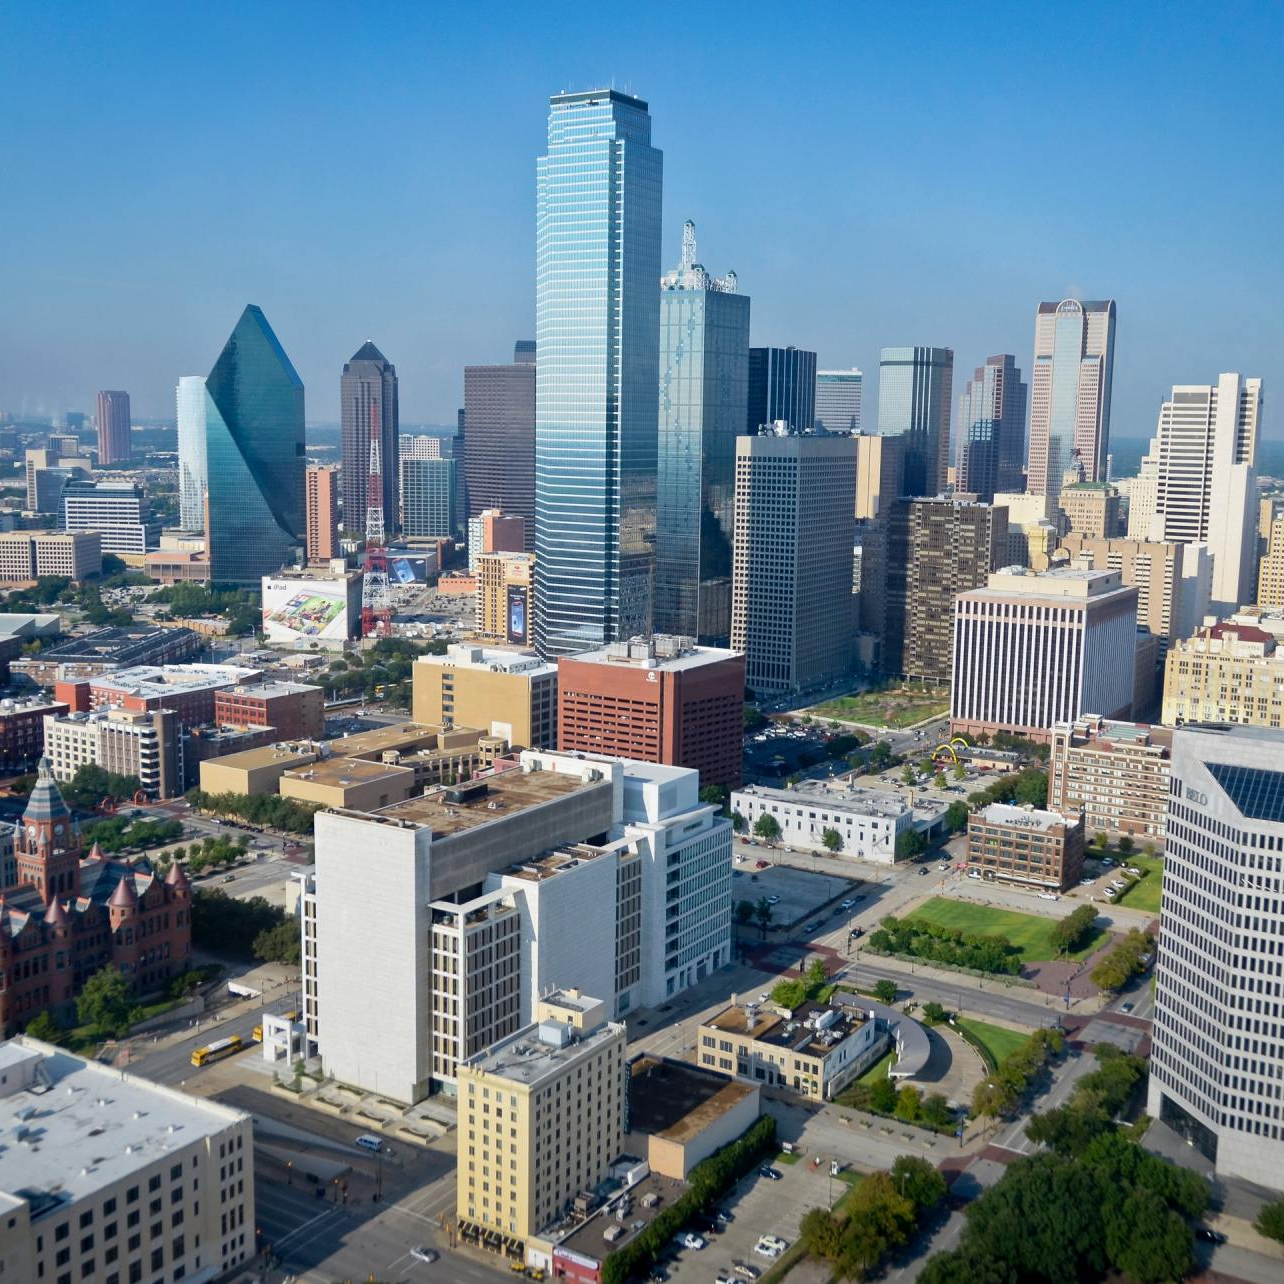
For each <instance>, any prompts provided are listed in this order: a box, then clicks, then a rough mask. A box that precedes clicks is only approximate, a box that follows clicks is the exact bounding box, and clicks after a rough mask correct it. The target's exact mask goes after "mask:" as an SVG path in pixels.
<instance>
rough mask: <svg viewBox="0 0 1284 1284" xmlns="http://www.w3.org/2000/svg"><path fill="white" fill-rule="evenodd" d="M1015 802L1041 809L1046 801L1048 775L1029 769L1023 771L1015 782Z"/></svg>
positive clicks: (1035, 769) (1044, 772)
mask: <svg viewBox="0 0 1284 1284" xmlns="http://www.w3.org/2000/svg"><path fill="white" fill-rule="evenodd" d="M1015 798H1016V801H1017V802H1019V803H1029V804H1030V805H1031V806H1032V807H1043V806H1045V805H1046V803H1047V801H1048V773H1047V772H1046V771H1039V770H1038V769H1037V768H1030V769H1028V770H1026V771H1023V772H1022V773H1021V775H1020V777H1019V779H1018V780H1017V782H1016V793H1015Z"/></svg>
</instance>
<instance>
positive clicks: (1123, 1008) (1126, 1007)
mask: <svg viewBox="0 0 1284 1284" xmlns="http://www.w3.org/2000/svg"><path fill="white" fill-rule="evenodd" d="M1134 1006H1136V1005H1135V1004H1132V1003H1121V1004H1120V1005H1119V1011H1120V1012H1131V1011H1132V1010H1133V1008H1134Z"/></svg>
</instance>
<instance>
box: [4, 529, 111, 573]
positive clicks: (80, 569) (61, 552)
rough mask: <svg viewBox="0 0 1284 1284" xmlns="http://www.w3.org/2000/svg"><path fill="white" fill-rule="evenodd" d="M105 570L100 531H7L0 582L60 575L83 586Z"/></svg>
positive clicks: (5, 532) (5, 533)
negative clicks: (81, 583)
mask: <svg viewBox="0 0 1284 1284" xmlns="http://www.w3.org/2000/svg"><path fill="white" fill-rule="evenodd" d="M102 569H103V557H102V541H101V539H100V538H99V535H98V532H97V531H93V532H81V533H68V532H62V531H4V532H3V533H0V580H4V581H8V582H11V583H16V582H25V581H27V580H35V579H39V578H40V577H41V576H45V575H56V576H61V577H65V578H67V579H69V580H74V581H75V582H77V583H79V582H80V581H81V580H84V579H88V578H89V577H90V576H91V575H99V574H101V573H102Z"/></svg>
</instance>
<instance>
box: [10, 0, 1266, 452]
mask: <svg viewBox="0 0 1284 1284" xmlns="http://www.w3.org/2000/svg"><path fill="white" fill-rule="evenodd" d="M0 50H3V52H4V55H5V57H4V63H3V66H4V79H3V106H2V107H0V156H2V157H3V168H2V169H0V173H2V174H3V193H2V196H0V247H2V248H0V407H4V408H6V409H13V410H22V411H27V412H32V413H34V412H38V411H44V412H48V413H56V412H59V411H61V410H64V409H67V408H70V407H82V408H87V407H89V405H90V400H91V398H92V395H93V393H94V392H95V390H96V389H98V388H100V387H113V388H126V389H128V390H129V391H130V393H131V394H132V396H133V399H134V407H135V413H136V415H139V416H146V415H172V414H173V387H174V384H175V382H176V381H177V379H178V377H179V376H180V375H183V374H203V373H206V372H207V371H208V370H209V368H210V366H211V365H212V363H213V361H214V359H215V357H216V356H217V354H218V351H219V348H220V346H221V345H222V343H223V341H224V339H225V338H226V336H227V334H228V332H229V331H230V330H231V327H232V325H233V324H234V322H235V321H236V318H237V316H238V314H239V312H240V310H241V308H242V306H243V305H244V304H245V303H246V302H255V303H258V304H260V305H261V306H262V307H263V308H264V310H265V311H266V313H267V316H268V318H269V320H270V321H271V322H272V324H273V326H274V327H275V329H276V331H277V333H278V335H279V337H280V339H281V341H282V343H283V344H284V346H285V348H286V351H287V352H289V353H290V355H291V357H292V358H293V360H294V363H295V365H296V366H297V367H298V369H299V373H300V374H301V375H302V377H303V380H304V383H305V384H306V386H307V407H308V418H309V420H312V421H315V420H333V419H334V418H335V417H336V416H337V409H338V378H339V371H340V367H341V365H342V362H343V361H344V360H345V359H346V358H347V357H348V356H350V355H351V353H352V352H353V351H354V350H355V349H356V348H357V347H358V346H359V345H360V344H361V343H362V341H363V340H364V339H366V338H367V337H370V338H373V339H374V340H375V341H376V342H377V343H378V344H379V345H380V347H382V348H383V350H384V351H385V352H386V353H387V355H388V356H389V358H390V359H391V360H393V361H395V362H396V364H397V368H398V372H399V374H400V376H401V397H402V414H403V420H404V421H406V422H450V421H453V416H454V409H455V407H456V406H457V405H458V404H460V401H461V398H462V395H463V390H462V383H463V380H462V367H463V365H464V364H466V363H468V362H473V361H493V360H505V359H508V357H507V354H508V353H509V352H510V351H511V345H512V341H513V339H514V338H517V337H525V336H530V335H531V334H532V333H533V329H534V325H533V275H534V265H533V259H534V248H533V247H534V199H535V197H534V186H535V157H536V156H537V155H538V154H539V153H540V152H541V151H542V149H543V142H544V130H545V114H546V105H547V97H548V95H549V94H550V93H553V92H557V91H558V90H561V89H584V88H590V87H593V86H596V85H600V84H603V83H614V84H615V85H616V86H617V87H619V88H624V89H630V90H631V91H632V92H634V93H637V94H638V95H640V96H641V97H643V98H645V99H647V100H648V101H649V102H650V104H651V113H652V117H653V121H654V141H655V143H656V145H657V146H659V147H660V148H662V149H663V151H664V154H665V174H664V188H665V259H666V261H667V260H671V259H674V258H676V254H677V242H678V237H679V234H680V230H681V225H682V220H683V219H684V218H687V217H692V218H694V219H695V220H696V221H697V224H698V227H699V235H700V252H701V258H702V259H703V261H704V263H705V264H706V265H707V266H708V267H709V268H710V269H711V270H713V271H715V272H723V271H725V270H727V269H728V268H734V269H735V270H736V271H737V272H738V273H739V276H740V281H741V287H742V289H743V290H745V291H746V292H747V293H748V294H750V295H751V296H752V298H753V339H754V342H755V343H782V344H783V343H794V344H797V345H798V346H800V347H809V348H815V349H816V350H817V351H818V352H819V354H820V360H821V363H822V365H849V364H853V363H854V364H858V365H860V366H862V367H863V368H864V369H865V370H866V371H867V373H868V375H869V380H868V392H867V403H866V404H867V407H868V409H869V412H870V415H871V418H872V412H873V409H874V406H875V405H876V402H875V400H874V391H875V382H876V372H877V361H878V349H879V348H880V346H882V345H884V344H906V343H920V344H935V345H943V346H950V347H953V348H954V350H955V387H956V390H957V388H958V387H959V386H960V385H961V381H962V378H963V377H965V376H966V374H967V373H968V372H970V370H971V368H972V367H973V366H974V365H976V364H977V363H978V362H979V361H982V360H983V359H984V358H985V356H986V355H987V354H988V353H991V352H1004V351H1010V352H1014V353H1015V354H1016V355H1017V359H1018V362H1019V364H1020V365H1021V366H1022V367H1023V368H1027V369H1028V366H1029V362H1030V349H1031V342H1032V332H1033V316H1034V308H1035V304H1036V302H1037V301H1038V300H1039V299H1040V298H1049V299H1054V298H1059V297H1062V296H1063V295H1065V294H1069V293H1075V294H1079V295H1081V296H1082V297H1106V296H1113V297H1114V298H1115V299H1116V300H1117V301H1118V305H1119V337H1118V345H1117V350H1116V365H1115V408H1114V424H1113V431H1114V433H1115V434H1116V435H1119V436H1131V435H1144V434H1148V433H1150V432H1151V431H1152V430H1153V428H1154V422H1155V411H1156V409H1157V407H1158V405H1159V402H1160V401H1161V400H1162V398H1163V396H1164V394H1165V393H1166V391H1167V389H1168V387H1169V386H1170V385H1171V384H1172V383H1173V382H1196V381H1201V382H1202V381H1207V380H1210V379H1212V378H1214V377H1215V376H1216V374H1217V373H1218V371H1220V370H1228V369H1238V370H1242V371H1243V372H1244V373H1246V374H1256V375H1262V376H1263V377H1264V378H1265V379H1266V380H1267V389H1268V397H1272V398H1273V396H1274V395H1278V394H1277V390H1278V389H1280V388H1281V376H1284V355H1282V353H1284V342H1282V339H1284V327H1282V326H1281V322H1280V316H1281V308H1280V300H1281V299H1282V298H1284V256H1282V255H1281V250H1280V227H1281V225H1282V221H1284V173H1282V170H1284V145H1282V143H1281V139H1282V137H1284V130H1282V129H1281V126H1282V124H1284V90H1282V89H1281V78H1280V71H1279V69H1280V65H1281V61H1282V54H1284V7H1282V6H1281V5H1280V4H1279V3H1260V4H1249V5H1226V4H1223V5H1218V6H1212V5H1205V4H1199V5H1196V4H1180V3H1179V4H1173V5H1159V4H1149V5H1147V4H1142V5H1138V6H1129V5H1121V4H1118V3H1116V4H1109V5H1104V4H1103V5H1088V4H1077V5H1058V6H1046V5H1038V6H1034V5H1028V4H1027V5H1011V6H1004V5H1002V4H997V3H996V4H991V5H988V6H980V5H962V4H956V5H941V6H933V5H932V4H929V3H923V4H917V5H912V6H905V5H889V4H855V3H849V4H837V3H831V4H824V5H820V4H816V5H812V4H806V3H794V4H789V5H782V4H780V3H772V4H754V3H740V4H718V3H706V4H697V3H687V4H685V5H648V4H643V3H638V4H634V5H629V6H615V5H611V6H608V5H548V4H531V3H524V4H520V5H518V4H514V5H511V6H508V5H484V4H476V5H472V6H466V5H453V4H452V5H446V4H398V3H384V4H379V5H369V4H367V5H345V6H339V5H332V4H325V3H314V4H298V5H292V4H282V3H265V2H260V3H254V4H251V3H238V2H234V0H225V2H223V3H219V4H209V5H194V4H174V3H157V4H149V5H144V4H131V3H101V0H100V2H98V3H93V4H90V3H78V2H75V0H62V2H60V3H57V4H23V3H21V0H0ZM1279 422H1280V420H1279V418H1278V417H1277V416H1275V415H1273V414H1269V412H1268V423H1270V424H1271V425H1272V427H1273V429H1274V432H1276V433H1278V432H1279V431H1280V428H1279Z"/></svg>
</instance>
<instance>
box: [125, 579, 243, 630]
mask: <svg viewBox="0 0 1284 1284" xmlns="http://www.w3.org/2000/svg"><path fill="white" fill-rule="evenodd" d="M150 600H151V601H152V602H154V603H158V604H160V605H163V606H164V607H165V608H166V611H165V614H167V615H168V616H169V617H170V618H171V619H176V620H183V619H189V618H192V617H195V616H202V615H221V616H223V617H224V618H225V619H226V620H227V622H228V627H227V631H228V634H229V635H230V636H232V637H244V636H246V635H247V634H250V633H257V632H258V631H259V629H260V628H261V626H262V621H263V602H262V598H261V596H260V594H259V593H258V592H257V591H256V590H254V589H243V588H237V587H235V586H234V585H230V584H226V585H221V584H197V583H182V584H174V585H172V586H171V587H169V588H162V589H157V590H156V592H155V593H153V594H152V595H151V598H150Z"/></svg>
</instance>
